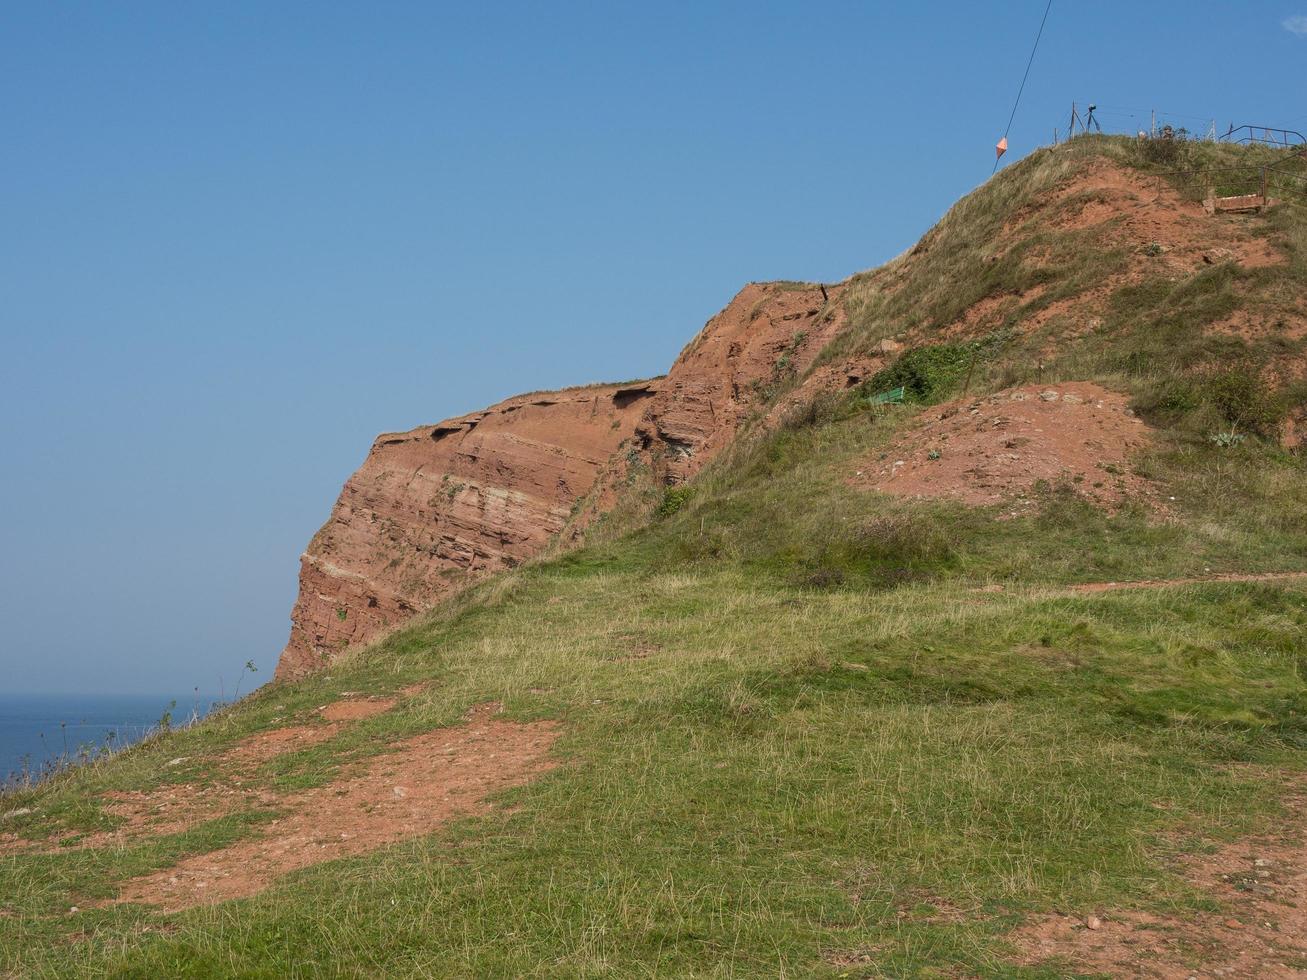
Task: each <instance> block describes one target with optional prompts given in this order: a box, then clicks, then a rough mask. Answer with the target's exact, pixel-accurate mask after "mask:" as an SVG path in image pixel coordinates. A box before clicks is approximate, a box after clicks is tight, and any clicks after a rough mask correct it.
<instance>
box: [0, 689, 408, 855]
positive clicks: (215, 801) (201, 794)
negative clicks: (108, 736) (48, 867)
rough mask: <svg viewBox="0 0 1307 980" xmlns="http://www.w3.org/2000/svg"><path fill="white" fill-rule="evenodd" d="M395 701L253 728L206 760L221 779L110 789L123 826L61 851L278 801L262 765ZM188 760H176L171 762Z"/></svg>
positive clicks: (3, 847) (5, 844)
mask: <svg viewBox="0 0 1307 980" xmlns="http://www.w3.org/2000/svg"><path fill="white" fill-rule="evenodd" d="M425 689H426V685H425V684H414V685H411V686H409V687H407V688H405V689H404V690H403V691H401V692H400V694H401V695H402V696H403V697H405V698H409V697H413V696H415V695H417V694H420V693H421V692H422V691H424V690H425ZM397 703H398V699H397V698H390V697H358V696H350V697H347V698H343V699H341V700H339V701H333V702H332V703H331V704H328V705H324V706H323V707H321V708H319V709H318V714H319V715H320V716H321V717H322V718H323V719H324V720H325V721H326V724H316V725H287V726H285V727H283V728H272V729H269V730H267V731H262V732H255V733H254V734H253V735H249V736H247V737H246V738H243V739H241V740H240V741H239V742H237V743H236V744H235V745H233V746H232V747H231V748H229V749H228V750H227V751H225V752H223V753H221V754H219V755H217V756H214V757H213V758H212V759H206V760H205V761H206V763H207V768H208V771H209V772H210V773H211V774H213V775H214V776H215V777H217V778H216V779H215V781H214V782H212V783H208V784H199V783H166V784H164V785H161V786H156V787H154V788H152V789H148V790H130V791H116V790H115V791H109V792H107V793H105V794H104V797H103V799H104V805H103V809H104V812H105V813H107V814H109V815H110V816H113V817H117V818H118V819H119V820H121V821H122V822H121V823H120V824H119V826H117V827H115V828H114V829H113V830H109V831H100V832H97V833H93V834H88V835H85V836H80V835H78V836H77V837H76V838H75V839H71V838H67V837H65V838H62V839H61V840H59V841H56V843H58V844H59V845H60V850H68V849H69V848H75V849H78V850H84V849H91V848H102V847H111V846H114V845H121V844H123V843H126V842H128V841H130V840H131V839H133V838H136V837H140V836H142V835H146V834H148V835H164V834H178V833H181V832H183V831H186V830H190V829H191V828H193V827H197V826H199V825H200V824H203V823H207V822H208V821H210V820H216V819H218V818H219V817H223V816H226V815H227V814H230V813H236V812H238V811H240V810H247V809H250V808H251V807H266V806H272V805H275V804H276V803H277V801H278V799H279V798H278V797H277V796H276V795H275V794H273V793H271V792H269V791H267V790H266V789H263V788H260V787H259V786H258V785H257V784H256V783H255V781H254V777H255V770H256V769H257V768H258V766H259V765H261V764H262V763H264V762H267V761H268V760H269V759H273V758H276V757H277V756H280V755H285V754H286V753H288V752H299V751H302V750H303V749H307V748H311V747H313V746H314V745H319V744H321V743H323V742H325V741H327V740H328V739H331V738H333V737H334V736H335V735H336V734H337V733H339V732H340V730H341V729H342V728H343V727H345V726H346V725H348V724H349V723H350V722H354V721H358V720H360V719H363V718H370V717H372V716H374V715H378V714H381V713H382V712H385V711H389V710H390V709H391V708H393V707H394V706H395V705H396V704H397ZM189 761H190V760H189V759H187V758H178V759H176V760H173V762H172V763H170V765H181V764H183V763H186V762H189ZM40 846H42V845H41V844H40V843H38V842H35V841H28V840H23V839H22V838H19V837H18V836H17V835H14V834H5V835H0V853H3V852H5V851H15V850H26V849H30V848H33V847H40Z"/></svg>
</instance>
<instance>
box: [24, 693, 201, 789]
mask: <svg viewBox="0 0 1307 980" xmlns="http://www.w3.org/2000/svg"><path fill="white" fill-rule="evenodd" d="M173 700H174V698H172V697H170V696H168V695H166V694H165V695H160V694H142V695H135V694H111V695H105V694H0V783H3V782H5V781H6V780H7V779H8V778H9V777H10V776H11V775H12V774H14V773H21V772H23V771H32V772H40V771H41V769H42V767H43V766H44V765H45V764H46V763H47V762H49V761H51V760H54V759H58V758H59V757H61V756H70V757H75V756H76V755H77V754H78V750H79V749H80V747H81V746H84V745H86V746H102V745H104V744H105V742H106V739H109V738H110V737H111V736H110V733H112V744H113V745H115V746H121V745H130V744H131V743H132V742H136V741H139V740H140V739H141V738H143V737H144V736H145V735H147V734H148V733H149V732H150V731H151V730H152V729H153V728H155V727H156V726H157V725H158V724H159V719H160V718H161V717H162V715H163V713H164V712H165V711H168V710H169V703H170V702H171V701H173ZM175 700H176V702H177V705H176V707H174V708H172V709H171V710H172V720H173V723H174V724H179V723H181V722H182V721H184V720H185V719H187V718H189V717H190V715H191V711H192V709H194V708H198V710H199V712H200V714H201V715H203V714H204V713H206V712H207V711H208V710H209V708H210V707H211V701H209V700H207V699H201V700H199V701H198V702H197V700H196V697H195V695H194V694H193V693H192V694H187V695H184V696H181V695H179V696H178V697H177V698H176V699H175Z"/></svg>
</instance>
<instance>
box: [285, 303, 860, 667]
mask: <svg viewBox="0 0 1307 980" xmlns="http://www.w3.org/2000/svg"><path fill="white" fill-rule="evenodd" d="M841 289H842V287H841V286H828V287H826V288H825V289H824V290H823V289H822V287H819V286H810V285H805V286H798V285H791V284H781V283H763V284H757V283H755V284H750V285H748V286H746V287H745V288H744V289H743V290H741V291H740V293H739V294H738V295H736V297H735V298H734V299H733V300H732V301H731V302H730V304H729V305H728V306H727V307H726V308H725V309H724V310H722V312H721V313H719V314H718V315H717V316H715V317H713V318H712V319H711V320H710V321H708V323H707V325H706V326H705V327H704V328H703V330H701V331H700V332H699V334H698V336H696V337H695V339H694V340H693V341H692V342H691V343H690V345H689V346H688V347H686V349H685V350H684V351H683V352H682V353H681V355H680V357H678V358H677V360H676V363H675V364H674V365H673V366H672V369H671V371H670V372H669V374H668V376H667V377H666V378H664V379H659V380H656V381H651V382H641V383H635V384H629V385H624V386H617V385H599V386H594V387H588V388H573V389H568V390H565V391H559V392H547V393H543V394H534V395H521V396H518V397H516V398H510V399H508V400H507V401H504V402H500V403H499V404H498V405H495V406H493V407H491V408H488V409H486V410H484V411H481V412H474V413H472V414H469V415H464V416H461V417H459V418H455V419H450V420H448V421H446V422H441V423H440V424H438V425H434V426H432V425H428V426H423V427H421V428H417V429H413V430H412V431H410V432H404V433H398V434H391V435H383V436H380V437H378V439H377V440H376V442H375V443H374V444H373V446H372V450H371V451H370V452H369V453H368V457H367V459H366V460H365V461H364V463H363V465H362V466H361V467H360V468H359V469H358V471H357V472H356V473H355V474H354V475H353V476H351V477H350V479H349V481H348V482H347V483H346V484H345V488H344V490H343V491H342V492H341V495H340V498H339V499H338V500H337V501H336V506H335V508H334V509H333V511H332V513H331V517H330V519H329V520H328V521H327V523H326V524H325V525H324V526H323V527H322V529H321V530H320V531H318V533H317V534H316V535H314V537H313V540H312V541H311V542H309V546H308V548H307V550H306V551H305V553H304V555H303V556H302V558H301V563H300V590H299V598H298V599H297V600H296V602H295V608H294V610H293V611H292V613H291V622H292V625H291V635H290V641H289V642H288V643H287V644H286V649H285V650H284V651H283V652H282V655H281V660H280V662H279V663H278V665H277V675H276V676H277V678H278V679H288V678H293V677H299V676H302V675H303V674H306V673H309V672H311V671H313V670H316V669H318V668H320V667H322V666H324V665H326V664H328V663H330V662H331V661H332V659H334V658H335V657H338V656H339V655H340V654H342V653H343V652H345V651H346V650H349V649H353V648H355V647H358V646H360V645H363V644H365V643H368V642H370V641H372V640H374V639H376V638H378V637H379V636H381V635H383V634H384V633H385V632H386V631H387V630H388V629H390V628H393V627H395V626H397V625H398V624H400V623H402V622H403V621H404V620H405V619H407V618H408V617H410V616H412V615H413V614H414V613H416V612H420V611H422V610H425V609H429V608H430V607H431V606H432V605H434V604H435V603H436V602H437V601H439V600H440V599H441V598H442V597H444V596H446V595H448V594H450V593H451V592H453V591H456V590H457V589H459V588H461V587H462V586H464V585H466V584H467V583H469V582H470V581H472V580H474V579H475V578H477V577H480V576H482V575H485V574H488V573H490V572H494V571H498V570H501V569H504V568H508V567H511V566H513V565H516V564H518V563H519V562H521V561H522V560H523V559H526V558H529V557H531V556H532V555H535V554H537V553H539V552H540V551H541V550H542V549H543V548H544V547H545V545H546V544H547V543H548V542H549V540H550V538H551V537H552V536H553V535H554V534H556V533H557V532H558V531H559V530H560V529H561V528H562V527H563V525H564V524H565V523H566V521H567V518H568V516H569V513H570V511H571V508H572V506H573V505H574V504H575V503H576V502H577V501H578V500H579V499H580V498H582V497H583V496H585V495H586V494H588V493H589V492H590V491H591V490H592V489H594V487H595V483H596V480H597V478H599V476H600V474H601V472H603V471H604V469H605V464H606V463H608V461H609V459H610V457H612V456H613V454H614V453H616V452H617V451H618V450H619V448H623V447H624V444H626V443H627V442H628V440H629V441H630V445H627V446H625V449H624V451H625V450H629V449H632V448H634V449H637V450H638V451H639V452H641V453H642V454H643V455H644V456H645V458H646V459H650V460H654V459H656V460H657V461H658V471H659V472H660V473H664V474H665V475H666V478H667V480H668V481H669V482H676V481H679V480H684V479H688V478H689V477H690V476H692V475H693V474H694V473H696V472H698V470H699V469H700V468H701V467H702V466H703V465H704V463H705V462H707V461H708V460H709V459H711V458H712V457H713V456H714V455H715V454H716V453H717V452H719V451H720V450H721V449H722V448H723V447H724V446H725V445H727V444H728V443H729V442H730V440H731V437H732V436H733V435H734V434H735V432H736V430H737V429H738V428H739V426H740V424H741V423H742V422H743V420H744V419H745V418H746V417H747V416H748V415H749V413H750V412H752V411H754V410H755V409H756V408H757V407H760V406H762V405H763V404H764V403H765V402H766V400H767V396H768V394H769V391H770V389H772V388H773V387H774V386H777V385H779V384H782V383H784V382H785V381H787V380H788V379H789V378H790V377H791V376H793V375H795V374H801V373H802V372H803V371H805V370H806V369H807V368H808V366H809V365H811V363H812V362H813V360H814V359H815V358H816V356H817V354H818V353H819V352H820V351H821V349H822V348H823V347H824V346H825V345H826V343H827V342H828V341H829V340H830V339H831V338H832V337H833V336H834V335H835V333H837V332H838V331H839V329H840V328H841V327H842V326H843V318H844V313H843V308H842V306H841V305H840V304H839V303H837V302H836V300H837V298H838V296H839V293H840V291H841ZM841 370H843V368H831V369H828V370H827V372H826V373H827V374H831V373H832V372H833V373H839V372H840V371H841ZM828 380H833V379H828ZM839 380H840V381H841V382H842V380H843V378H841V379H839ZM619 471H620V467H618V468H612V467H610V468H608V472H609V473H610V474H611V473H615V472H619ZM600 489H601V490H602V489H604V488H602V487H601V488H600ZM614 492H615V491H613V492H608V493H604V494H601V495H600V496H601V497H602V499H606V500H611V499H612V498H613V493H614Z"/></svg>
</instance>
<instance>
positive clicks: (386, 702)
mask: <svg viewBox="0 0 1307 980" xmlns="http://www.w3.org/2000/svg"><path fill="white" fill-rule="evenodd" d="M394 706H395V699H394V698H359V699H348V700H341V701H333V702H332V703H331V704H329V705H327V706H326V707H324V708H323V709H322V710H321V711H319V712H318V714H320V715H322V717H323V719H325V720H326V721H358V720H359V719H361V718H371V717H372V716H373V715H379V714H381V713H382V712H385V711H389V710H390V709H391V708H393V707H394Z"/></svg>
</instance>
